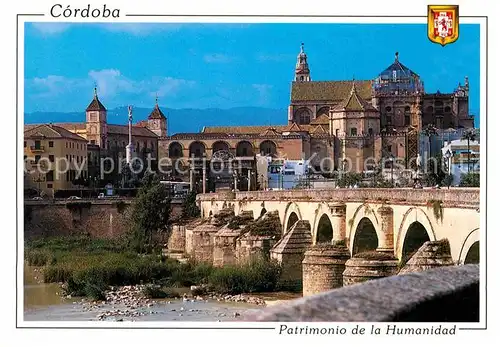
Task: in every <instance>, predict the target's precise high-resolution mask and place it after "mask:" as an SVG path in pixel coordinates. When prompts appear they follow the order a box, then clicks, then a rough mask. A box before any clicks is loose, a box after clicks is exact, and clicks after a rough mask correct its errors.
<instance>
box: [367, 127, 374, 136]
mask: <svg viewBox="0 0 500 347" xmlns="http://www.w3.org/2000/svg"><path fill="white" fill-rule="evenodd" d="M368 135H370V136H372V135H373V129H372V128H368Z"/></svg>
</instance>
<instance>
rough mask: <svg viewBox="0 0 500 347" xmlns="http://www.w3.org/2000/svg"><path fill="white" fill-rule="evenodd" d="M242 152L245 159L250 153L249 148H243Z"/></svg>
mask: <svg viewBox="0 0 500 347" xmlns="http://www.w3.org/2000/svg"><path fill="white" fill-rule="evenodd" d="M241 152H242V153H241V154H242V156H243V157H246V156H247V155H248V151H247V148H246V147H243V148H242V149H241Z"/></svg>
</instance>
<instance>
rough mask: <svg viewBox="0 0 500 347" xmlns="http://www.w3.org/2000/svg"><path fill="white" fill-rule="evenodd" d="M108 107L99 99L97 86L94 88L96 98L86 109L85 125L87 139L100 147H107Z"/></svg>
mask: <svg viewBox="0 0 500 347" xmlns="http://www.w3.org/2000/svg"><path fill="white" fill-rule="evenodd" d="M106 114H107V111H106V108H105V107H104V105H103V104H102V103H101V101H99V97H98V96H97V87H95V88H94V99H92V101H91V102H90V104H89V106H87V109H86V110H85V125H86V132H87V141H88V142H89V143H91V144H95V145H98V146H99V147H101V148H103V149H106V148H107V138H108V126H107V120H106Z"/></svg>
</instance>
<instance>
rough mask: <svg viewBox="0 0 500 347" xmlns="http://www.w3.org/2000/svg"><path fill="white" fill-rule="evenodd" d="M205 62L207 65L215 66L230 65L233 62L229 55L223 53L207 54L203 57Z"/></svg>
mask: <svg viewBox="0 0 500 347" xmlns="http://www.w3.org/2000/svg"><path fill="white" fill-rule="evenodd" d="M203 60H204V61H205V62H206V63H210V64H211V63H214V64H223V63H229V62H231V61H232V60H233V58H231V57H230V56H228V55H225V54H222V53H211V54H205V55H204V56H203Z"/></svg>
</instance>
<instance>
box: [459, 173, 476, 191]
mask: <svg viewBox="0 0 500 347" xmlns="http://www.w3.org/2000/svg"><path fill="white" fill-rule="evenodd" d="M460 187H479V172H468V173H466V174H462V176H461V177H460Z"/></svg>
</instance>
